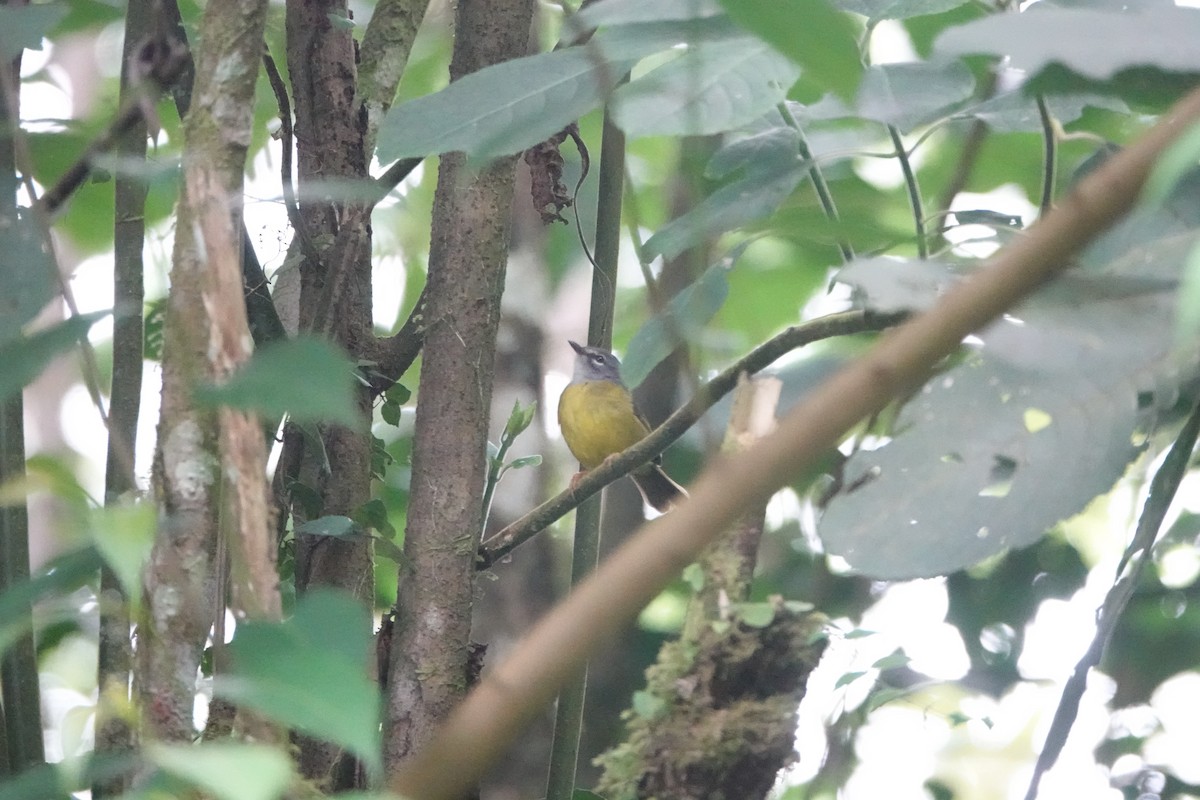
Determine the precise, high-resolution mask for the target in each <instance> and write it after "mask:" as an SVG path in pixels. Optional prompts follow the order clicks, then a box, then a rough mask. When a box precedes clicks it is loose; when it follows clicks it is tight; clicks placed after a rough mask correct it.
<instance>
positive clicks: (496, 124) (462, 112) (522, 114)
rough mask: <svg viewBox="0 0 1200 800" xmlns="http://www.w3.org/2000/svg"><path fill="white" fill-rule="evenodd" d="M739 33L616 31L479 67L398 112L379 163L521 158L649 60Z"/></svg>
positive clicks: (664, 27) (681, 26) (693, 28)
mask: <svg viewBox="0 0 1200 800" xmlns="http://www.w3.org/2000/svg"><path fill="white" fill-rule="evenodd" d="M734 31H736V27H735V26H733V25H731V24H730V23H729V22H728V21H727V20H724V19H721V18H714V19H700V20H694V21H691V22H688V21H684V22H681V23H676V22H669V23H648V24H634V25H619V26H614V27H611V28H607V29H605V30H602V31H601V32H600V33H599V34H597V35H596V36H595V37H593V38H592V39H591V40H590V41H589V42H588V43H587V44H585V45H580V46H577V47H570V48H566V49H561V50H555V51H554V52H550V53H539V54H538V55H533V56H527V57H525V58H518V59H513V60H512V61H505V62H503V63H501V64H496V65H494V66H491V67H488V68H486V69H482V70H480V71H479V72H475V73H472V74H470V75H467V76H465V77H463V78H462V79H460V80H457V81H455V82H454V83H452V84H450V85H449V86H447V87H446V88H445V89H442V90H441V91H439V92H435V93H434V94H431V95H426V96H425V97H419V98H417V99H416V100H411V101H409V102H407V103H402V104H401V105H398V106H396V107H395V108H393V109H392V110H391V112H390V113H389V114H388V115H387V117H385V118H384V120H383V123H382V125H381V126H380V130H379V158H380V160H381V161H384V162H388V161H392V160H394V159H397V158H405V157H411V156H424V155H429V154H433V153H446V152H452V151H456V150H461V151H463V152H465V153H469V154H470V155H472V156H474V157H476V158H480V159H486V158H490V157H495V156H502V155H508V154H510V153H517V152H520V151H521V150H524V149H525V148H527V147H529V146H530V145H533V144H536V143H538V142H540V141H543V140H544V139H546V138H547V137H549V136H550V135H551V134H554V133H556V132H558V131H559V130H561V129H562V128H563V127H564V126H565V125H567V123H569V122H572V121H573V120H576V119H578V118H579V117H581V116H583V115H584V114H586V113H587V112H588V111H591V110H592V109H593V108H595V107H596V106H598V105H599V104H600V101H601V100H603V99H604V97H606V96H607V94H608V92H609V91H610V90H611V89H612V87H613V86H615V85H616V83H617V81H618V80H620V79H621V77H622V75H624V74H625V73H626V72H627V71H628V70H629V68H630V67H631V66H633V65H634V64H635V63H637V61H639V60H640V59H642V58H644V57H645V56H648V55H651V54H653V53H657V52H659V51H661V50H666V49H669V48H671V47H674V46H675V45H677V44H681V43H684V42H689V41H698V40H699V41H703V40H704V39H705V38H706V37H715V38H726V37H728V36H729V35H730V34H731V32H734Z"/></svg>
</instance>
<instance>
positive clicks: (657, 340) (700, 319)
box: [621, 263, 729, 386]
mask: <svg viewBox="0 0 1200 800" xmlns="http://www.w3.org/2000/svg"><path fill="white" fill-rule="evenodd" d="M728 269H729V265H728V264H726V263H720V264H715V265H713V266H711V267H709V268H708V269H707V270H705V272H704V274H703V275H701V276H700V278H699V280H697V281H696V282H695V283H693V284H692V285H691V286H688V287H685V288H684V289H683V291H681V292H680V293H679V294H677V295H675V296H674V297H672V298H671V302H669V303H668V304H667V307H666V309H664V310H663V312H662V313H661V314H658V315H657V316H655V317H652V318H651V319H649V320H647V322H646V324H645V325H643V326H642V327H641V328H639V329H638V331H637V333H635V334H634V335H633V338H632V339H631V340H630V341H629V351H628V353H627V354H626V356H625V362H624V363H623V364H621V376H622V378H624V380H625V382H626V383H627V384H628V385H630V386H637V385H638V384H640V383H641V382H642V381H643V380H645V378H646V376H647V375H649V374H650V370H652V369H654V367H655V365H657V364H658V362H660V361H662V360H663V359H664V358H666V357H667V356H668V355H670V353H671V351H672V350H674V349H675V348H676V347H677V346H678V345H679V344H680V343H681V342H684V341H687V340H688V339H689V338H691V337H693V336H695V335H696V334H697V332H699V331H700V330H701V329H703V327H704V325H705V323H707V322H708V321H709V320H710V319H712V317H713V315H714V314H716V313H717V310H718V309H719V308H720V307H721V305H722V304H723V303H724V302H725V298H726V297H727V296H728V295H729V283H728V281H726V279H725V273H726V272H727V271H728Z"/></svg>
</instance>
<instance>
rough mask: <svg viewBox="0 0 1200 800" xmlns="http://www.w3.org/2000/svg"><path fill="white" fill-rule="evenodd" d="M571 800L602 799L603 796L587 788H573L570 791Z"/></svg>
mask: <svg viewBox="0 0 1200 800" xmlns="http://www.w3.org/2000/svg"><path fill="white" fill-rule="evenodd" d="M571 800H604V796H603V795H598V794H596V793H595V792H589V791H588V790H587V789H575V790H574V791H572V792H571Z"/></svg>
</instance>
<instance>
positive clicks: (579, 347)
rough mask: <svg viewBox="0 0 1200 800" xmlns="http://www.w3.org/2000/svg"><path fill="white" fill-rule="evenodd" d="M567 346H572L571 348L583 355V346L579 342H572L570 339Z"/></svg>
mask: <svg viewBox="0 0 1200 800" xmlns="http://www.w3.org/2000/svg"><path fill="white" fill-rule="evenodd" d="M567 344H569V345H571V347H572V348H574V350H575V352H576V353H579V355H583V345H581V344H580V343H579V342H572V341H571V340H570V339H568V340H567Z"/></svg>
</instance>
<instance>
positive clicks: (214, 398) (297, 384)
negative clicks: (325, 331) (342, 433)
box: [195, 336, 362, 429]
mask: <svg viewBox="0 0 1200 800" xmlns="http://www.w3.org/2000/svg"><path fill="white" fill-rule="evenodd" d="M195 396H196V401H197V402H200V403H205V404H207V405H211V406H216V405H224V406H229V407H231V408H238V409H242V410H246V411H257V412H259V413H260V414H263V415H265V416H282V415H283V414H284V413H287V414H290V415H291V417H292V419H293V420H295V421H297V422H301V423H303V422H316V421H319V420H328V421H330V422H336V423H339V424H341V425H345V426H346V427H348V428H355V429H358V428H361V427H362V420H360V419H359V417H358V414H357V413H356V412H355V405H356V404H355V400H354V367H353V366H352V365H351V363H350V362H349V360H347V359H346V357H345V356H344V355H343V354H342V353H341V351H340V350H338V349H337V347H335V346H334V345H333V344H331V343H330V342H327V341H325V340H324V339H317V338H315V337H311V336H298V337H296V338H294V339H288V340H286V341H282V342H277V343H273V344H269V345H267V346H266V347H264V348H263V349H261V350H259V351H257V352H255V354H254V355H253V356H252V357H251V358H250V361H249V362H247V363H246V364H245V366H243V367H242V368H241V369H240V370H239V371H238V372H237V373H236V374H234V375H233V376H232V377H231V378H230V379H229V380H228V381H226V382H225V383H224V384H222V385H220V386H212V385H209V386H203V387H200V388H198V389H197V390H196V394H195Z"/></svg>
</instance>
